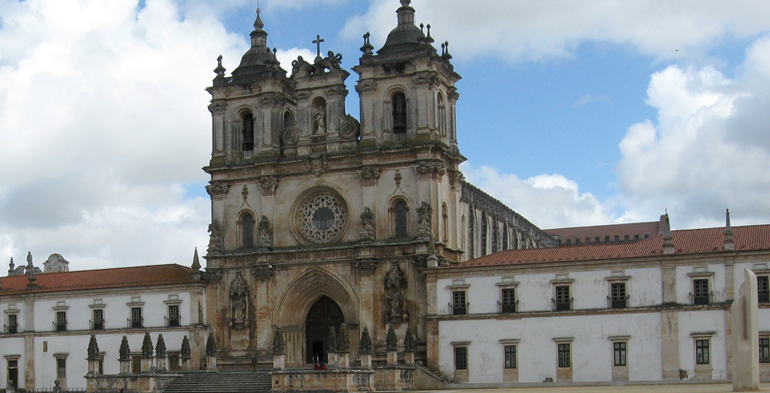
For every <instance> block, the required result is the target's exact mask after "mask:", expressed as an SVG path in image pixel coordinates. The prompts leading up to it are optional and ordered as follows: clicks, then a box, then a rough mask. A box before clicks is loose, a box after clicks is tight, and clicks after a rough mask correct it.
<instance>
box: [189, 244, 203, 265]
mask: <svg viewBox="0 0 770 393" xmlns="http://www.w3.org/2000/svg"><path fill="white" fill-rule="evenodd" d="M191 267H192V269H193V270H201V262H200V259H198V247H195V254H193V263H192V266H191Z"/></svg>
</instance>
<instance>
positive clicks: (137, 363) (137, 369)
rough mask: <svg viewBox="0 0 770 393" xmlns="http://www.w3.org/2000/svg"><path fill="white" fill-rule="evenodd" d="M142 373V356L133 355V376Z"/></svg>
mask: <svg viewBox="0 0 770 393" xmlns="http://www.w3.org/2000/svg"><path fill="white" fill-rule="evenodd" d="M141 373H142V356H141V355H131V374H141Z"/></svg>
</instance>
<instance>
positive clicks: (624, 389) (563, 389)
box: [426, 383, 770, 393]
mask: <svg viewBox="0 0 770 393" xmlns="http://www.w3.org/2000/svg"><path fill="white" fill-rule="evenodd" d="M732 391H733V385H732V384H729V383H702V384H701V383H682V384H674V385H628V386H542V387H526V388H501V389H468V390H441V391H430V392H426V393H551V392H554V393H555V392H558V393H647V392H649V393H726V392H732ZM760 391H762V392H770V383H764V384H761V385H760Z"/></svg>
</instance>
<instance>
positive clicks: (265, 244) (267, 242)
mask: <svg viewBox="0 0 770 393" xmlns="http://www.w3.org/2000/svg"><path fill="white" fill-rule="evenodd" d="M257 231H258V233H259V249H260V250H272V249H273V230H272V229H271V228H270V220H268V218H267V217H266V216H262V220H261V221H259V226H258V227H257Z"/></svg>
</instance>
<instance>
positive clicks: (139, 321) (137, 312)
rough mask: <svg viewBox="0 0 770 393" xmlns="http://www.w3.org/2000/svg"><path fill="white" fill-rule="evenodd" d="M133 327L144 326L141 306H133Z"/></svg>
mask: <svg viewBox="0 0 770 393" xmlns="http://www.w3.org/2000/svg"><path fill="white" fill-rule="evenodd" d="M131 327H132V328H140V327H144V318H142V308H141V307H131Z"/></svg>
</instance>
